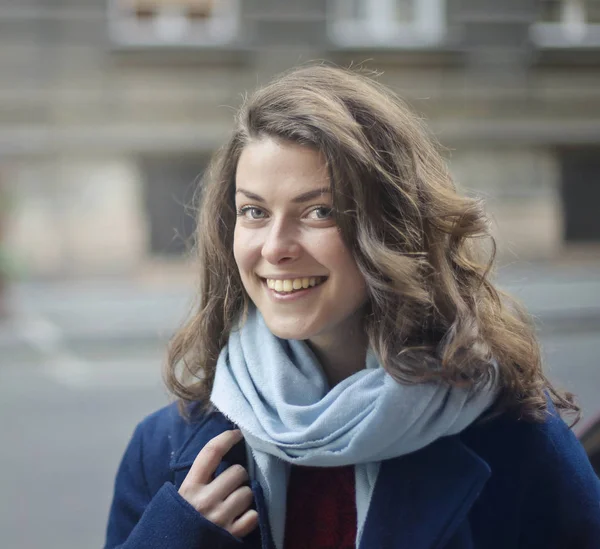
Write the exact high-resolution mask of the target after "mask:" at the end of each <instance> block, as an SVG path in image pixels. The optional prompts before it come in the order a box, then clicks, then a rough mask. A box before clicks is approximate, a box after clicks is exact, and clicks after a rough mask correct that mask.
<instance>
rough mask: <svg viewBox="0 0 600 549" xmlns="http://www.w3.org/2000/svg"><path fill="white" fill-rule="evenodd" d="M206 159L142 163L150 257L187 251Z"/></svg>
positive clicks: (170, 159)
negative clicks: (197, 192) (196, 195)
mask: <svg viewBox="0 0 600 549" xmlns="http://www.w3.org/2000/svg"><path fill="white" fill-rule="evenodd" d="M207 160H208V158H207V157H199V158H197V157H193V158H189V157H181V158H148V159H145V160H143V161H142V169H143V172H144V175H145V198H146V211H147V215H148V220H149V224H150V227H149V229H150V252H151V253H152V254H154V255H179V254H182V253H184V252H186V251H188V250H189V248H190V244H191V238H192V236H193V234H194V227H195V212H194V211H193V206H194V205H193V198H194V193H195V191H196V188H197V186H198V184H199V180H200V177H201V175H202V172H203V171H204V169H205V168H206V164H207Z"/></svg>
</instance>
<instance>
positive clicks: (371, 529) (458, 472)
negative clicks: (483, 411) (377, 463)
mask: <svg viewBox="0 0 600 549" xmlns="http://www.w3.org/2000/svg"><path fill="white" fill-rule="evenodd" d="M234 427H235V426H234V425H233V424H232V423H231V422H230V421H229V420H227V419H226V418H225V417H224V416H223V415H222V414H220V413H219V412H212V413H210V414H207V415H206V416H205V417H204V418H203V419H202V420H201V421H200V422H199V423H198V424H197V425H195V426H194V427H193V430H192V432H191V434H190V436H189V437H188V439H187V441H186V442H185V443H184V444H183V446H182V447H181V448H180V449H179V450H178V451H176V452H175V453H174V454H173V457H172V459H171V463H170V466H171V469H172V470H173V471H174V472H176V473H177V472H179V473H180V474H181V473H182V472H183V471H184V470H186V469H189V467H191V465H192V463H193V461H194V459H195V457H196V456H197V454H198V452H199V451H200V450H201V449H202V448H203V447H204V445H205V444H206V443H207V442H208V441H209V440H210V439H212V438H214V437H215V436H217V435H218V434H219V433H222V432H223V431H225V430H227V429H232V428H234ZM233 463H240V464H242V465H246V452H245V448H244V444H243V443H240V444H238V445H237V446H236V447H235V448H234V449H233V450H232V451H231V452H230V453H229V454H227V456H225V458H224V459H223V462H222V463H221V465H220V466H219V468H218V469H217V473H216V474H219V473H220V472H221V471H222V470H224V469H225V468H226V467H228V466H230V465H232V464H233ZM490 474H491V470H490V467H489V465H488V464H487V463H486V462H485V461H484V460H483V459H482V458H481V457H479V456H478V455H477V454H476V453H475V452H474V451H473V450H471V449H470V448H469V447H468V446H466V445H465V444H464V443H463V442H462V441H461V439H460V437H459V436H451V437H446V438H442V439H439V440H437V441H436V442H434V443H432V444H430V445H429V446H427V447H426V448H423V449H422V450H419V451H417V452H414V453H412V454H408V455H405V456H400V457H398V458H394V459H390V460H386V461H384V462H382V464H381V468H380V470H379V474H378V477H377V481H376V484H375V489H374V491H373V496H372V499H371V504H370V506H369V511H368V514H367V518H366V521H365V525H364V528H363V534H362V538H361V543H360V547H361V549H371V548H373V547H377V548H378V549H395V548H404V547H410V548H411V549H439V548H443V547H444V545H445V544H446V542H447V541H448V540H449V539H450V538H451V537H452V535H453V534H454V532H455V531H456V529H457V528H458V527H459V525H460V524H461V523H462V522H463V521H464V519H465V517H466V516H467V514H468V512H469V510H470V509H471V507H472V505H473V503H474V502H475V500H476V499H477V497H478V496H479V494H480V493H481V491H482V489H483V487H484V485H485V483H486V482H487V480H488V478H489V476H490ZM261 503H264V502H261ZM259 507H261V508H264V505H260V506H259Z"/></svg>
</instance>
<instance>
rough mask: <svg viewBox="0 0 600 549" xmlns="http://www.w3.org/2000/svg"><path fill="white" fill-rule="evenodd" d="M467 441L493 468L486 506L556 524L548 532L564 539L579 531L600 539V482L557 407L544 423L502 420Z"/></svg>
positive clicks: (467, 435) (470, 433)
mask: <svg viewBox="0 0 600 549" xmlns="http://www.w3.org/2000/svg"><path fill="white" fill-rule="evenodd" d="M461 439H462V440H463V442H464V443H465V444H466V445H467V446H468V447H469V448H471V449H472V450H473V451H474V452H476V453H477V454H478V455H479V456H480V457H481V458H482V459H484V460H485V461H486V462H487V463H488V465H489V466H490V469H491V476H490V479H489V481H488V483H487V485H486V488H485V489H484V492H483V493H482V495H481V503H482V505H483V507H485V508H486V509H491V508H492V507H494V508H497V507H496V505H497V504H498V502H499V501H501V504H502V508H503V509H508V510H507V511H506V512H507V513H517V514H518V515H519V516H520V517H521V519H520V520H519V522H520V523H521V524H522V525H523V526H524V527H525V525H526V524H527V525H532V524H538V525H540V524H546V525H549V524H552V528H549V527H548V528H546V530H548V532H547V534H548V535H550V533H552V532H554V534H555V535H557V536H559V538H560V537H561V536H564V535H566V534H565V533H566V532H571V531H573V529H574V528H576V529H577V530H578V531H579V532H580V533H581V534H582V535H584V534H585V535H589V536H592V537H593V539H600V505H599V504H600V481H599V480H598V477H597V476H596V474H595V472H594V470H593V468H592V466H591V464H590V462H589V459H588V457H587V455H586V453H585V451H584V449H583V447H582V446H581V444H580V442H579V441H578V440H577V438H576V437H575V435H574V434H573V432H572V430H571V429H570V428H569V427H568V426H567V424H566V423H565V422H564V421H563V420H562V419H561V417H560V416H559V414H558V413H557V412H556V410H555V409H554V408H553V407H549V409H548V412H547V414H546V418H545V420H544V421H543V422H538V423H534V422H525V421H517V420H514V419H510V418H498V419H496V420H493V421H490V422H488V423H483V424H480V425H476V426H473V427H471V428H470V429H467V430H466V431H465V432H464V433H463V434H462V435H461ZM530 530H531V531H532V532H534V533H535V535H536V536H540V535H541V534H540V532H539V531H538V530H537V529H531V528H530ZM596 536H597V537H596ZM535 546H536V547H537V545H535ZM565 546H567V545H565ZM570 546H572V547H574V546H575V545H570Z"/></svg>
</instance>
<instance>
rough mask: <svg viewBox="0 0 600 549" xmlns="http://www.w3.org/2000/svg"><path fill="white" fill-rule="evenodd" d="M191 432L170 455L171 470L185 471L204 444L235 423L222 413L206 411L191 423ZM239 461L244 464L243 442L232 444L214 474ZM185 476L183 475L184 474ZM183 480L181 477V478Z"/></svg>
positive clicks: (176, 471)
mask: <svg viewBox="0 0 600 549" xmlns="http://www.w3.org/2000/svg"><path fill="white" fill-rule="evenodd" d="M191 429H192V431H191V434H190V435H189V436H188V438H187V440H186V441H185V442H184V444H183V446H181V448H180V449H179V450H177V451H176V452H175V453H174V454H173V456H172V457H171V462H170V464H169V466H170V468H171V470H172V471H173V472H175V474H176V476H179V475H177V473H179V472H182V471H184V472H185V473H186V474H187V471H188V470H189V468H190V467H191V466H192V463H194V460H195V459H196V456H197V455H198V452H200V450H202V448H204V446H206V443H207V442H208V441H210V440H211V439H213V438H215V437H216V436H217V435H220V434H221V433H222V432H223V431H227V430H229V429H235V425H234V424H233V423H232V422H231V421H229V420H228V419H227V418H226V417H225V416H224V415H223V414H221V413H220V412H217V411H213V412H209V413H207V414H206V415H205V416H204V417H203V418H202V419H200V420H199V421H198V422H197V423H193V424H192V425H191ZM234 463H239V464H241V465H244V467H245V466H246V452H245V445H244V443H243V442H241V443H239V444H237V445H236V446H234V447H233V448H232V449H231V450H230V451H229V452H228V453H227V454H226V455H225V457H224V458H223V460H222V461H221V464H220V465H219V467H218V468H217V470H216V471H215V476H218V475H220V474H221V473H222V472H223V471H224V470H225V469H226V468H227V467H229V466H230V465H233V464H234ZM184 477H185V475H184ZM182 480H183V479H182Z"/></svg>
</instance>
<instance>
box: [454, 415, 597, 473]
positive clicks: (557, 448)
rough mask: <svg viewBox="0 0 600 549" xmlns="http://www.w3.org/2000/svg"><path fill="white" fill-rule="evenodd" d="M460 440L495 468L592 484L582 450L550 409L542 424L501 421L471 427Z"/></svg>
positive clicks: (568, 429) (564, 424) (589, 467)
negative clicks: (507, 465)
mask: <svg viewBox="0 0 600 549" xmlns="http://www.w3.org/2000/svg"><path fill="white" fill-rule="evenodd" d="M462 438H463V441H464V442H465V443H466V444H467V445H468V446H469V447H471V448H472V449H473V450H475V451H476V452H477V453H478V454H479V455H480V456H481V457H482V458H483V459H485V460H486V461H489V462H490V463H491V464H496V467H498V466H499V464H500V463H511V464H516V463H518V464H519V465H520V466H521V467H522V468H524V469H529V468H531V469H532V470H531V471H530V472H531V474H532V475H541V474H543V475H551V476H552V477H553V478H560V477H563V476H566V475H568V476H569V479H570V480H573V479H574V478H578V477H582V478H587V479H589V480H590V481H591V480H595V474H594V473H593V470H592V468H591V465H590V463H589V460H588V457H587V455H586V454H585V451H584V449H583V447H582V446H581V444H580V442H579V441H578V440H577V438H576V437H575V435H574V434H573V432H572V430H571V429H570V428H569V427H568V426H567V424H566V423H565V422H564V421H563V419H562V418H561V417H560V415H559V414H558V412H557V411H556V410H555V409H554V408H553V407H550V408H549V409H548V411H547V413H546V417H545V420H544V421H542V422H528V421H519V420H515V419H511V418H505V417H501V418H498V419H496V420H493V421H490V422H488V423H482V424H479V425H476V426H473V427H472V428H470V429H468V430H467V431H465V432H464V433H463V436H462ZM573 475H574V476H573Z"/></svg>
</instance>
